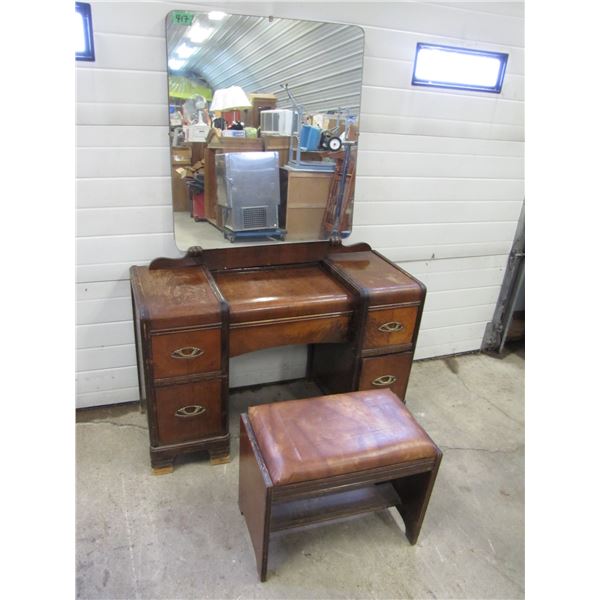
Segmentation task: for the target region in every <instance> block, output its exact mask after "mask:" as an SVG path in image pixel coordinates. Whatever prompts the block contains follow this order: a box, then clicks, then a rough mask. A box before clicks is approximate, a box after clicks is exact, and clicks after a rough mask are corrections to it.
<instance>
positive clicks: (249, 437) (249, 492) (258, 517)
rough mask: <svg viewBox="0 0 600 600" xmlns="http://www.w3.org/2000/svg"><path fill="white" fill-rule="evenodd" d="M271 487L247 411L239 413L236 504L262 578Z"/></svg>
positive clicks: (266, 549)
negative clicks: (248, 420)
mask: <svg viewBox="0 0 600 600" xmlns="http://www.w3.org/2000/svg"><path fill="white" fill-rule="evenodd" d="M271 490H272V486H271V481H270V478H269V475H268V471H267V469H266V467H265V466H264V463H263V461H262V457H261V456H260V452H258V445H257V444H256V440H255V439H254V433H253V431H252V428H251V426H250V425H249V423H248V422H247V421H246V415H242V418H241V422H240V478H239V506H240V511H241V513H242V514H243V515H244V518H245V519H246V525H247V526H248V532H249V533H250V539H251V540H252V546H253V547H254V554H255V556H256V567H257V570H258V575H259V577H260V580H261V581H265V580H266V579H267V562H268V558H269V534H270V521H271Z"/></svg>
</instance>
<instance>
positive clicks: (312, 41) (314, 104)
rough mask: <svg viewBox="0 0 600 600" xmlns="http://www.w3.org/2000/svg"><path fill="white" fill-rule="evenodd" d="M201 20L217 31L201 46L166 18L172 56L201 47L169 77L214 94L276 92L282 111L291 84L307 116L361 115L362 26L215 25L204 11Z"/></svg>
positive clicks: (247, 21)
mask: <svg viewBox="0 0 600 600" xmlns="http://www.w3.org/2000/svg"><path fill="white" fill-rule="evenodd" d="M196 22H197V23H199V25H200V26H202V27H205V28H211V29H212V32H211V34H210V37H208V38H207V39H206V40H205V41H203V42H201V43H199V44H194V43H193V42H191V41H190V40H189V39H188V38H187V37H185V34H186V33H187V32H188V30H189V28H188V27H185V26H181V25H175V24H173V23H171V22H170V19H167V48H168V51H169V57H170V58H171V57H176V55H175V53H174V51H175V49H176V48H177V47H178V46H179V44H181V43H182V42H185V43H186V45H187V46H193V47H197V48H199V49H198V51H197V52H196V53H195V54H194V55H192V56H191V57H190V58H189V59H188V60H187V64H186V65H185V66H184V67H183V68H182V69H181V70H178V71H170V73H172V74H182V75H185V74H188V75H194V76H196V77H199V78H202V79H204V80H205V81H206V82H207V83H208V84H209V86H210V87H211V88H213V90H214V89H219V88H225V87H229V86H231V85H239V86H241V87H242V88H243V89H244V91H245V92H246V93H258V92H263V93H271V94H276V95H277V99H278V106H279V107H280V108H286V107H288V106H289V105H290V103H289V100H288V97H287V94H286V93H285V91H284V90H283V89H282V84H284V83H287V84H289V86H290V89H291V90H292V92H293V94H294V96H295V97H296V99H297V100H298V102H300V103H301V104H302V105H303V106H304V109H305V111H307V112H325V111H327V110H335V109H338V108H340V107H344V108H348V109H351V110H352V112H355V113H356V114H358V111H359V107H360V89H361V82H362V62H363V45H364V41H363V32H362V29H360V28H359V27H356V26H352V25H338V24H334V23H318V22H313V21H295V20H291V19H274V18H273V19H272V20H270V19H269V18H266V17H265V18H263V17H249V16H240V15H228V16H226V17H225V18H224V19H223V20H222V21H210V20H208V17H207V15H206V14H205V13H196V17H195V23H196ZM177 58H179V57H177Z"/></svg>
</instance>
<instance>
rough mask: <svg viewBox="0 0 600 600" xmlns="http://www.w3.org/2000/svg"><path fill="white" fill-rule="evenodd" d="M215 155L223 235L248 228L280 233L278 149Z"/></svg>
mask: <svg viewBox="0 0 600 600" xmlns="http://www.w3.org/2000/svg"><path fill="white" fill-rule="evenodd" d="M215 159H216V174H217V203H218V204H219V206H221V207H222V211H223V225H224V226H225V235H226V237H228V238H229V239H235V237H236V234H239V233H250V232H255V233H256V234H260V233H261V232H262V233H264V235H266V236H270V235H273V234H275V235H281V233H282V232H281V231H280V230H279V229H278V228H279V214H278V212H279V200H280V197H279V155H278V153H277V152H228V153H225V154H217V155H216V157H215ZM231 234H233V235H231ZM240 237H242V236H240Z"/></svg>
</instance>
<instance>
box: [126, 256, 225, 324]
mask: <svg viewBox="0 0 600 600" xmlns="http://www.w3.org/2000/svg"><path fill="white" fill-rule="evenodd" d="M131 283H132V288H133V293H134V294H136V295H137V298H138V302H137V305H138V307H140V309H143V310H144V312H145V313H146V316H147V317H148V319H149V320H150V322H151V323H152V326H153V328H155V329H169V328H172V327H189V326H193V325H207V324H212V323H219V322H220V320H221V307H220V303H219V300H218V298H217V296H216V295H215V293H214V291H213V290H212V288H211V286H210V283H209V281H208V278H207V277H206V275H205V273H204V272H203V271H202V269H198V268H197V267H191V268H183V269H154V270H151V269H148V267H132V268H131Z"/></svg>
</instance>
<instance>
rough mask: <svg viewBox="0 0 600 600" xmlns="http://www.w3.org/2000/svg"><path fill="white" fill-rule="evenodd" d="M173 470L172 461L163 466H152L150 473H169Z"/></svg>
mask: <svg viewBox="0 0 600 600" xmlns="http://www.w3.org/2000/svg"><path fill="white" fill-rule="evenodd" d="M172 472H173V463H171V464H170V465H166V466H164V467H152V475H169V474H170V473H172Z"/></svg>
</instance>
